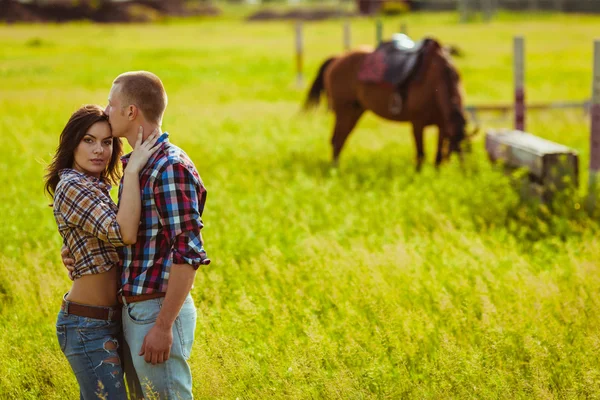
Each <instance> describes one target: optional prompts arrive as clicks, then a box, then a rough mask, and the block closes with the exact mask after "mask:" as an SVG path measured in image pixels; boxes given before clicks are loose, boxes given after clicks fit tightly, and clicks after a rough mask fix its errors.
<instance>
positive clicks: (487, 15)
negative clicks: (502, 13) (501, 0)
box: [481, 0, 494, 22]
mask: <svg viewBox="0 0 600 400" xmlns="http://www.w3.org/2000/svg"><path fill="white" fill-rule="evenodd" d="M493 2H494V0H481V8H482V10H481V12H482V13H483V20H484V21H485V22H490V21H491V19H492V17H493V16H494V4H493Z"/></svg>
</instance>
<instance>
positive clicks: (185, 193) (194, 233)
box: [154, 163, 210, 269]
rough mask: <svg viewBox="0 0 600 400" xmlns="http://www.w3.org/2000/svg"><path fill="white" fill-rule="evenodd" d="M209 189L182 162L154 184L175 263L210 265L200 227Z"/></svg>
mask: <svg viewBox="0 0 600 400" xmlns="http://www.w3.org/2000/svg"><path fill="white" fill-rule="evenodd" d="M205 197H206V190H205V189H204V187H203V186H202V185H201V184H199V183H198V181H197V180H196V179H195V178H194V176H193V175H192V173H191V172H190V171H188V170H187V168H186V167H185V166H183V165H182V164H181V163H175V164H170V165H167V166H166V167H165V169H164V170H163V171H162V172H161V174H160V177H159V178H158V179H157V180H156V182H155V185H154V199H155V203H156V208H157V210H158V214H159V216H160V222H161V225H162V228H163V229H164V231H165V233H166V235H167V236H168V238H169V241H170V244H171V248H172V253H171V256H172V259H173V263H174V264H189V265H191V266H193V267H194V268H196V269H197V268H198V267H199V266H200V265H207V264H209V263H210V259H209V258H208V257H207V255H206V251H205V250H204V242H203V240H202V234H201V233H200V231H201V229H202V228H203V227H204V225H203V224H202V210H203V206H204V201H205Z"/></svg>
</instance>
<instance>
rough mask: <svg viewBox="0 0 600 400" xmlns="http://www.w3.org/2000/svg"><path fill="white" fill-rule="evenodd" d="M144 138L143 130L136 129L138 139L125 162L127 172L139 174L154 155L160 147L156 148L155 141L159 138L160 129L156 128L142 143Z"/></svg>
mask: <svg viewBox="0 0 600 400" xmlns="http://www.w3.org/2000/svg"><path fill="white" fill-rule="evenodd" d="M143 136H144V128H142V127H141V126H140V128H139V129H138V137H137V141H136V142H135V146H134V148H133V152H132V153H131V156H130V157H129V161H128V162H127V169H126V171H127V172H135V173H136V174H139V173H140V171H141V170H142V168H144V166H145V165H146V163H147V162H148V159H149V158H150V157H151V156H152V154H154V152H155V151H156V150H158V149H159V147H160V146H156V141H157V140H158V138H159V137H160V129H159V128H156V129H155V130H154V131H153V132H152V133H151V134H150V136H148V138H146V140H145V141H143V142H142V137H143Z"/></svg>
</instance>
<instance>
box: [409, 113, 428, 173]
mask: <svg viewBox="0 0 600 400" xmlns="http://www.w3.org/2000/svg"><path fill="white" fill-rule="evenodd" d="M412 126H413V137H414V138H415V146H416V148H417V172H419V171H421V166H422V165H423V160H424V159H425V148H424V145H423V129H424V128H425V126H424V125H423V124H422V123H421V122H413V123H412Z"/></svg>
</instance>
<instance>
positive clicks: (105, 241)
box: [53, 168, 125, 279]
mask: <svg viewBox="0 0 600 400" xmlns="http://www.w3.org/2000/svg"><path fill="white" fill-rule="evenodd" d="M59 176H60V180H59V181H58V184H57V185H56V190H55V191H54V206H53V208H54V218H55V219H56V223H57V224H58V231H59V232H60V234H61V236H62V237H63V242H64V244H65V245H66V246H67V247H68V248H69V251H70V252H71V254H72V256H73V258H74V259H75V271H74V272H73V279H77V278H80V277H81V276H82V275H88V274H99V273H102V272H106V271H108V270H109V269H111V268H112V267H113V266H114V265H116V264H118V262H119V255H118V253H117V251H116V250H115V246H125V243H123V237H122V236H121V230H120V229H119V224H118V223H117V211H118V209H117V206H116V204H115V203H114V202H113V201H112V199H111V198H110V195H109V191H110V185H107V184H105V183H104V182H102V181H100V180H99V179H97V178H94V177H92V176H90V175H87V174H84V173H82V172H79V171H76V170H74V169H70V168H67V169H63V170H61V171H60V172H59Z"/></svg>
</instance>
